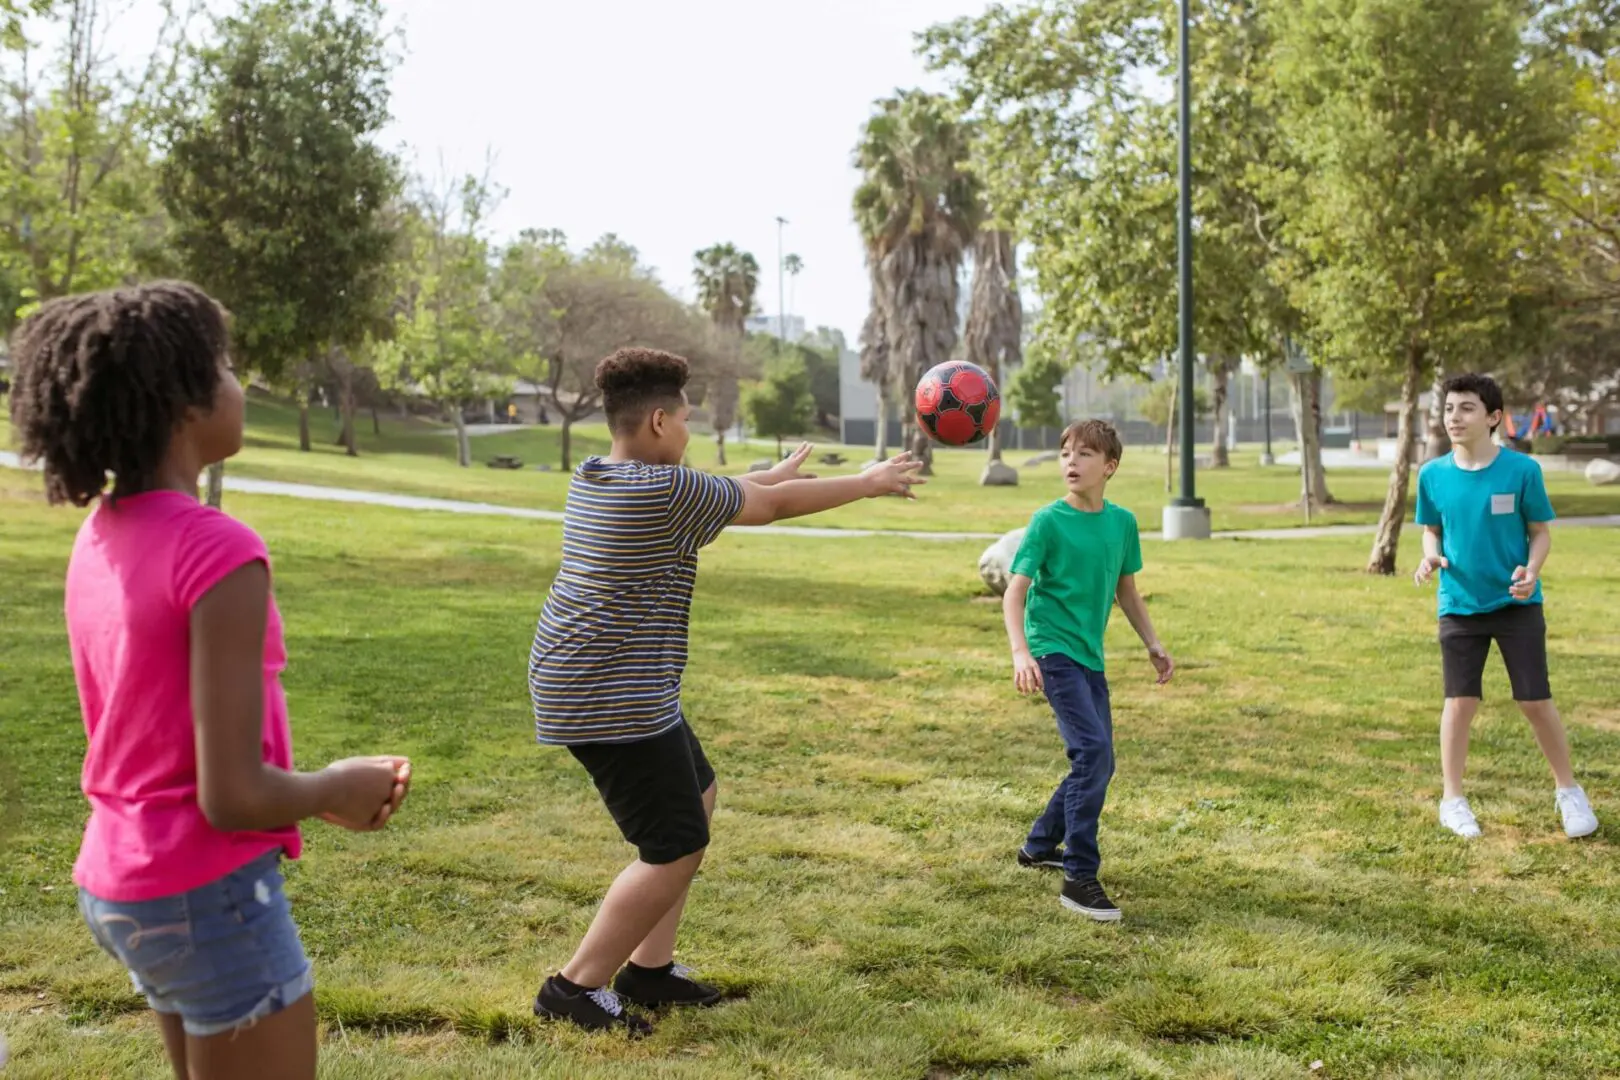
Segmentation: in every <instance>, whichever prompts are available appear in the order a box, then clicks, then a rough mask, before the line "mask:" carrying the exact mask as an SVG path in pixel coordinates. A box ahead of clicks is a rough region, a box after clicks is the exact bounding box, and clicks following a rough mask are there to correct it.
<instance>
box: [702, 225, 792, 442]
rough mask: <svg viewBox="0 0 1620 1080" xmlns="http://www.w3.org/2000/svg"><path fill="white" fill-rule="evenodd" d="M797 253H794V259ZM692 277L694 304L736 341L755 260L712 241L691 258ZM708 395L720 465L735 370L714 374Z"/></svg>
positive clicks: (750, 295) (731, 416)
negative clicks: (694, 288) (710, 244)
mask: <svg viewBox="0 0 1620 1080" xmlns="http://www.w3.org/2000/svg"><path fill="white" fill-rule="evenodd" d="M796 257H797V256H795V258H796ZM692 258H693V262H694V266H693V268H692V280H693V282H694V283H695V284H696V285H697V290H698V306H699V307H701V308H702V309H703V311H704V312H705V313H706V314H707V315H708V316H709V318H710V319H712V320H714V324H715V325H716V326H718V327H719V328H720V329H721V330H722V331H723V332H725V333H726V334H727V335H728V336H730V337H732V338H734V339H735V340H736V341H737V342H738V343H739V344H740V343H741V341H742V336H743V329H744V326H745V324H746V323H747V321H748V316H749V315H752V314H753V312H754V296H755V294H756V293H758V291H759V263H757V262H755V261H754V257H753V256H752V255H750V254H749V253H748V252H746V251H739V250H737V247H736V245H734V244H715V245H714V246H713V247H707V248H704V249H703V250H702V251H699V252H698V253H697V254H696V255H694V256H693V257H692ZM714 374H715V379H714V384H713V387H712V389H711V392H710V394H709V413H710V416H711V417H712V418H713V423H714V439H715V446H716V449H717V450H718V452H719V456H720V464H721V465H724V464H725V463H726V429H727V428H729V427H730V426H731V425H732V424H734V423H736V422H737V374H738V373H737V371H736V370H735V369H731V370H721V371H717V372H715V373H714Z"/></svg>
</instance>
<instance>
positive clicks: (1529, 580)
mask: <svg viewBox="0 0 1620 1080" xmlns="http://www.w3.org/2000/svg"><path fill="white" fill-rule="evenodd" d="M1540 580H1541V575H1540V574H1537V573H1535V572H1534V571H1532V570H1531V569H1530V568H1529V567H1528V566H1520V567H1516V568H1515V569H1514V571H1513V584H1512V585H1510V586H1508V595H1510V596H1512V597H1513V599H1515V600H1528V599H1530V598H1531V597H1532V596H1534V595H1535V593H1536V582H1537V581H1540Z"/></svg>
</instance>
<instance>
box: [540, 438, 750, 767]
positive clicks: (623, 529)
mask: <svg viewBox="0 0 1620 1080" xmlns="http://www.w3.org/2000/svg"><path fill="white" fill-rule="evenodd" d="M742 507H743V489H742V485H741V483H739V482H738V481H736V480H733V479H731V478H730V477H724V476H710V475H709V474H708V473H702V472H697V471H695V470H692V469H684V468H680V467H678V466H674V465H644V464H642V463H640V462H621V463H616V464H615V463H611V462H607V461H604V460H602V459H601V458H598V457H593V458H589V459H587V460H586V461H584V462H582V463H581V464H580V466H579V468H578V469H577V470H575V472H574V477H573V480H572V481H571V482H570V483H569V486H568V505H567V507H566V508H565V511H564V515H563V557H562V565H561V567H560V568H559V569H558V571H557V579H556V581H554V582H553V583H552V585H551V593H550V595H549V596H547V597H546V603H545V607H544V608H542V609H541V612H540V625H539V627H538V628H537V629H536V631H535V635H534V648H533V649H532V650H531V651H530V653H529V694H530V696H531V697H532V698H533V699H534V719H535V737H536V738H537V739H539V740H540V741H541V742H543V743H554V744H558V745H564V746H566V745H570V744H579V743H593V742H634V741H636V740H638V739H650V738H652V737H653V736H655V735H661V734H663V733H664V732H666V731H668V730H669V729H670V728H673V727H674V726H675V725H677V724H679V723H680V722H681V673H682V671H684V670H685V668H686V639H687V625H688V618H689V616H690V614H691V609H692V586H693V584H694V583H695V582H696V580H697V561H698V549H699V548H701V547H703V546H704V545H705V544H708V543H710V542H711V541H713V540H714V538H715V537H717V536H719V535H720V532H721V530H723V529H724V528H725V527H726V526H727V525H729V524H730V523H731V522H732V520H733V519H735V518H736V516H737V515H738V514H739V513H741V512H742Z"/></svg>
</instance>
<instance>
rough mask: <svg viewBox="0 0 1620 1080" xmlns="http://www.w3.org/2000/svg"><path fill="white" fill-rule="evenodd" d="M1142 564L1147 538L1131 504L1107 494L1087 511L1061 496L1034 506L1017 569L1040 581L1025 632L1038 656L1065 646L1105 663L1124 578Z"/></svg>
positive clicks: (1092, 664) (1086, 660)
mask: <svg viewBox="0 0 1620 1080" xmlns="http://www.w3.org/2000/svg"><path fill="white" fill-rule="evenodd" d="M1141 569H1142V538H1141V536H1140V535H1139V534H1138V532H1137V529H1136V517H1135V515H1133V514H1132V513H1131V512H1130V511H1129V510H1126V509H1124V508H1123V507H1119V506H1115V505H1114V504H1113V503H1111V502H1108V501H1107V500H1104V501H1103V507H1102V509H1101V510H1099V511H1097V512H1095V513H1087V512H1086V511H1084V510H1076V509H1075V508H1074V507H1072V506H1070V505H1069V504H1068V502H1067V501H1065V500H1062V499H1059V500H1058V501H1057V502H1055V503H1052V504H1051V505H1049V506H1043V507H1041V508H1040V509H1039V510H1037V511H1035V516H1034V517H1032V518H1031V519H1030V521H1029V528H1028V529H1026V530H1025V532H1024V539H1023V542H1022V543H1021V544H1020V545H1019V547H1018V554H1017V555H1016V556H1014V557H1013V564H1012V572H1013V573H1015V574H1022V575H1023V576H1024V577H1027V578H1029V579H1030V580H1031V581H1032V582H1033V583H1034V584H1032V585H1031V586H1030V588H1029V597H1028V599H1027V601H1026V602H1025V604H1024V636H1025V637H1027V638H1028V639H1029V651H1030V653H1031V654H1032V655H1034V656H1036V657H1041V656H1051V655H1053V654H1055V653H1062V654H1063V655H1064V656H1067V657H1068V658H1069V659H1071V660H1073V661H1074V662H1075V663H1077V664H1080V665H1081V666H1083V667H1088V668H1090V669H1092V670H1093V671H1102V670H1103V631H1105V630H1107V629H1108V616H1109V613H1110V612H1112V611H1113V609H1114V592H1115V590H1116V589H1117V588H1118V587H1119V579H1120V578H1121V577H1123V576H1124V575H1126V574H1134V573H1137V572H1138V571H1140V570H1141Z"/></svg>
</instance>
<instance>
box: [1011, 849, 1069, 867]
mask: <svg viewBox="0 0 1620 1080" xmlns="http://www.w3.org/2000/svg"><path fill="white" fill-rule="evenodd" d="M1018 865H1019V866H1027V867H1029V868H1030V869H1032V870H1061V869H1063V856H1062V855H1060V854H1058V853H1057V852H1055V851H1054V852H1052V853H1051V854H1050V855H1031V854H1030V853H1029V848H1027V847H1021V848H1019V849H1018Z"/></svg>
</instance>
